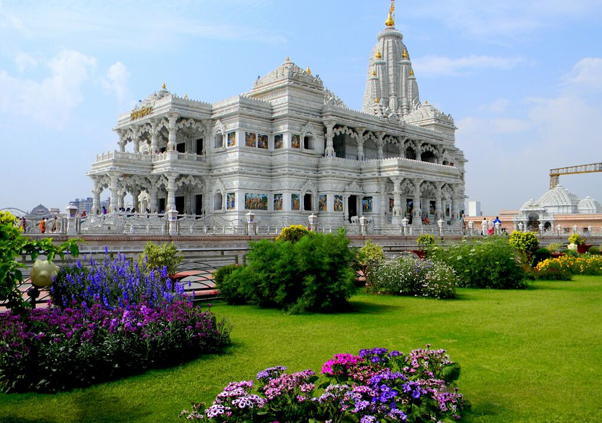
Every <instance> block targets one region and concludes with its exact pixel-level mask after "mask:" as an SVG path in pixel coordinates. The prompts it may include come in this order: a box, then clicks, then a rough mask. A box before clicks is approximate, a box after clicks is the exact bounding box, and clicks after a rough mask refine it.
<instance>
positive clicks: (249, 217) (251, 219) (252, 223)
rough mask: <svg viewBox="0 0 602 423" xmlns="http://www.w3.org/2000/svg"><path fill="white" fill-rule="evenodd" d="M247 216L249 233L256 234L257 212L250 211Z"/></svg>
mask: <svg viewBox="0 0 602 423" xmlns="http://www.w3.org/2000/svg"><path fill="white" fill-rule="evenodd" d="M245 216H246V218H247V235H249V236H252V235H255V213H253V212H252V211H250V212H248V213H247V214H246V215H245Z"/></svg>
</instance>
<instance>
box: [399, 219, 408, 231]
mask: <svg viewBox="0 0 602 423" xmlns="http://www.w3.org/2000/svg"><path fill="white" fill-rule="evenodd" d="M401 227H402V229H403V234H404V235H407V234H406V228H407V227H408V218H407V217H405V216H404V218H403V219H401Z"/></svg>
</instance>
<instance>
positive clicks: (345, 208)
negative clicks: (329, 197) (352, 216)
mask: <svg viewBox="0 0 602 423" xmlns="http://www.w3.org/2000/svg"><path fill="white" fill-rule="evenodd" d="M343 213H344V219H345V223H349V195H348V194H344V195H343Z"/></svg>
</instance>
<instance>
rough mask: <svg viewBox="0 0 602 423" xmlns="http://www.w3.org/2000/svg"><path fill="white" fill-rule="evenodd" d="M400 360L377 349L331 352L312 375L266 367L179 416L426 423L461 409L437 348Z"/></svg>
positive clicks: (455, 371) (452, 376)
mask: <svg viewBox="0 0 602 423" xmlns="http://www.w3.org/2000/svg"><path fill="white" fill-rule="evenodd" d="M429 347H430V346H429V345H427V348H426V349H419V350H414V351H412V352H411V353H410V354H408V355H404V354H403V353H401V352H399V351H391V352H388V351H387V349H385V348H374V349H365V350H361V351H360V353H359V355H358V356H353V355H351V354H337V355H335V356H334V358H333V359H331V360H329V361H327V362H326V363H324V366H323V367H322V374H323V378H322V379H319V378H318V377H317V376H316V375H315V374H314V372H313V371H311V370H305V371H302V372H297V373H293V374H287V373H285V371H286V368H285V367H281V366H278V367H272V368H269V369H266V370H263V371H261V372H259V373H258V374H257V380H258V382H259V383H258V386H256V387H254V384H253V381H242V382H233V383H230V384H228V386H226V388H225V389H224V390H223V392H221V393H220V394H219V395H218V396H217V398H216V399H215V401H214V402H213V404H212V405H211V406H210V407H208V408H205V406H204V404H193V410H192V412H190V411H187V410H184V411H183V412H182V413H181V414H180V417H184V416H185V417H186V418H187V419H189V420H206V421H208V422H233V423H236V422H241V423H242V422H269V423H272V422H305V421H307V422H325V421H328V422H332V423H339V422H360V423H368V422H395V421H403V422H426V421H453V420H457V419H459V418H460V416H461V412H462V410H463V408H464V407H465V405H468V404H467V402H466V401H465V400H464V398H463V396H462V394H460V393H459V392H458V390H457V388H453V387H452V385H451V382H453V381H454V380H456V379H457V378H458V376H459V366H458V365H456V364H454V363H452V362H451V361H450V360H449V357H448V356H447V355H446V354H445V351H444V350H430V349H428V348H429Z"/></svg>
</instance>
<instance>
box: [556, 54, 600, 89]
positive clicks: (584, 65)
mask: <svg viewBox="0 0 602 423" xmlns="http://www.w3.org/2000/svg"><path fill="white" fill-rule="evenodd" d="M565 83H566V85H567V86H569V87H571V88H574V89H578V90H581V89H584V90H595V91H602V58H599V57H586V58H584V59H581V60H579V61H578V62H577V63H576V64H575V66H573V69H572V70H571V72H570V73H569V74H568V75H567V76H566V77H565Z"/></svg>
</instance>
